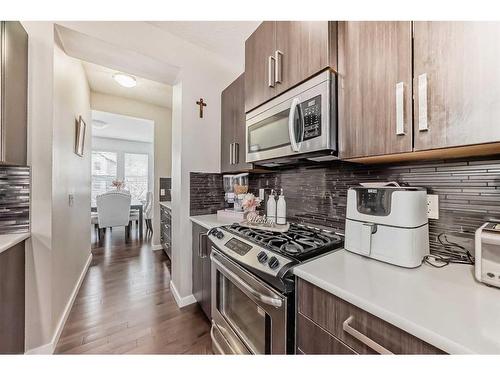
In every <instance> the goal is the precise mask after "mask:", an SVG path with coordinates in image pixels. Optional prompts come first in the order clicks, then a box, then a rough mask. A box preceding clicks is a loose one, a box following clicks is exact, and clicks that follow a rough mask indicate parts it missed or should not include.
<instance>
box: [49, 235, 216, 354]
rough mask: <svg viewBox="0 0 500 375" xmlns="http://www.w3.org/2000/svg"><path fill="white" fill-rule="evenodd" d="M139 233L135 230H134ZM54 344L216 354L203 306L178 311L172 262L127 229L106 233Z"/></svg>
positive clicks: (65, 349)
mask: <svg viewBox="0 0 500 375" xmlns="http://www.w3.org/2000/svg"><path fill="white" fill-rule="evenodd" d="M133 232H135V231H133ZM105 237H106V238H105V240H104V241H103V242H104V244H103V245H101V246H99V245H97V244H96V245H95V246H94V247H93V249H92V254H93V259H92V264H91V266H90V268H89V271H88V273H87V275H86V277H85V280H84V281H83V284H82V287H81V289H80V291H79V293H78V295H77V297H76V300H75V303H74V305H73V308H72V310H71V312H70V315H69V317H68V320H67V322H66V325H65V327H64V329H63V332H62V334H61V337H60V339H59V342H58V344H57V347H56V351H55V352H56V353H68V354H120V353H123V354H212V343H211V339H210V323H209V321H208V319H207V318H206V317H205V315H204V314H203V312H202V311H201V309H200V307H199V306H198V305H197V304H195V305H190V306H187V307H185V308H182V309H179V308H178V307H177V305H176V303H175V300H174V297H173V295H172V293H171V291H170V260H169V259H168V257H167V256H166V255H165V253H164V252H163V251H152V250H151V245H150V244H149V241H140V240H138V239H137V238H136V237H134V235H132V237H131V239H130V241H129V243H125V235H124V232H123V230H119V229H116V228H115V229H114V230H113V232H112V235H110V233H109V232H108V233H106V236H105Z"/></svg>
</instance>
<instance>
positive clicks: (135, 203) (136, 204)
mask: <svg viewBox="0 0 500 375" xmlns="http://www.w3.org/2000/svg"><path fill="white" fill-rule="evenodd" d="M90 209H91V211H92V212H97V205H96V203H95V202H93V203H92V205H91V206H90ZM130 209H131V210H139V237H141V238H142V230H143V221H144V220H143V214H144V212H143V211H144V206H143V204H142V202H141V201H138V200H136V199H132V201H131V202H130Z"/></svg>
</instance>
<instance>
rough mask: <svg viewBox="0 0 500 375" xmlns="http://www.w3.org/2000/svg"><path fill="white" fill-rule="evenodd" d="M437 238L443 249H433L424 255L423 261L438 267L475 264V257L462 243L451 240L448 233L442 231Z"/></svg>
mask: <svg viewBox="0 0 500 375" xmlns="http://www.w3.org/2000/svg"><path fill="white" fill-rule="evenodd" d="M437 240H438V242H439V243H440V245H441V246H442V249H437V250H432V251H431V253H430V254H429V255H426V256H424V258H423V259H422V263H427V264H428V265H430V266H432V267H436V268H443V267H445V266H447V265H449V264H452V263H453V264H470V265H473V264H474V257H473V256H472V254H471V253H470V251H469V250H467V249H466V248H465V247H463V246H462V245H459V244H457V243H456V242H451V241H450V240H448V237H446V233H440V234H439V235H438V236H437Z"/></svg>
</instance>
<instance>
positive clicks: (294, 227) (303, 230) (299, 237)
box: [226, 223, 343, 259]
mask: <svg viewBox="0 0 500 375" xmlns="http://www.w3.org/2000/svg"><path fill="white" fill-rule="evenodd" d="M226 229H228V230H229V231H230V232H233V233H234V234H237V235H239V236H241V237H243V238H245V239H248V240H250V241H253V242H255V243H257V244H258V245H262V246H265V247H267V248H270V249H272V250H274V251H276V252H279V253H282V254H285V255H288V256H291V257H294V258H297V259H305V258H308V257H311V256H314V255H315V254H317V253H319V252H324V251H328V250H333V249H335V248H338V247H339V246H341V245H342V242H343V241H342V239H341V237H340V236H338V235H336V234H334V233H331V232H328V231H325V230H321V229H316V228H311V227H307V226H303V225H299V224H295V223H292V224H290V229H289V230H288V231H287V232H285V233H276V232H270V231H266V230H262V229H251V228H246V227H242V226H240V225H238V224H233V225H231V226H229V227H226Z"/></svg>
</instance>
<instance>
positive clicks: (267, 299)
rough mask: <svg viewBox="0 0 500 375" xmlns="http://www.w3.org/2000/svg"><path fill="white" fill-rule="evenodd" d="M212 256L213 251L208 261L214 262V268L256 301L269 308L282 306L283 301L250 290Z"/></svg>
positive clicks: (250, 288) (239, 278) (248, 286)
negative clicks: (216, 267)
mask: <svg viewBox="0 0 500 375" xmlns="http://www.w3.org/2000/svg"><path fill="white" fill-rule="evenodd" d="M214 254H215V253H214V252H213V251H212V253H211V254H210V259H211V260H212V262H214V264H215V265H216V266H218V267H219V268H220V269H222V270H223V273H225V274H227V275H228V276H229V277H231V279H233V281H235V282H236V283H237V285H238V286H240V287H242V288H244V289H245V290H246V291H247V292H249V293H250V294H251V295H252V296H253V297H255V298H256V299H258V300H259V301H260V302H262V303H265V304H266V305H270V306H274V307H281V306H283V301H282V300H281V299H278V298H273V297H269V296H265V295H263V294H262V293H259V292H258V291H256V290H255V289H254V288H252V287H251V286H250V285H248V284H247V283H246V282H245V281H243V279H242V278H241V277H239V276H238V275H236V274H235V273H234V272H232V271H230V270H228V269H227V268H226V267H224V265H223V264H222V263H221V262H219V261H218V260H217V259H216V258H215V255H214Z"/></svg>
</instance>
